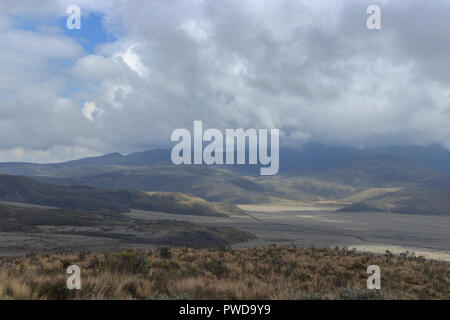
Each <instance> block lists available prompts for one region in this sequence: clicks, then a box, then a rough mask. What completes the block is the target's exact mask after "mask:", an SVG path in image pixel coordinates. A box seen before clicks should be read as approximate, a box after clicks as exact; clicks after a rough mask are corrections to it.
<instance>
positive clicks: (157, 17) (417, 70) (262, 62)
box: [0, 0, 450, 161]
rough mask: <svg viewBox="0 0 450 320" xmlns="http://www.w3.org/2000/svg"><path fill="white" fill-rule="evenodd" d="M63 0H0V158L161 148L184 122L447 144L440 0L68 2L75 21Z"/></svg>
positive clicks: (447, 27) (444, 6) (449, 6)
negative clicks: (377, 11)
mask: <svg viewBox="0 0 450 320" xmlns="http://www.w3.org/2000/svg"><path fill="white" fill-rule="evenodd" d="M72 2H73V1H63V0H61V1H56V0H47V1H39V2H30V1H20V0H19V1H12V0H5V1H2V2H1V4H0V39H1V41H0V48H1V50H0V71H1V72H0V134H1V136H2V137H3V139H1V140H0V161H8V160H27V161H56V160H67V159H73V158H77V157H84V156H89V155H96V154H101V153H107V152H111V151H119V152H122V153H127V152H132V151H135V150H144V149H149V148H151V147H168V146H169V145H170V133H171V132H172V131H173V130H174V129H176V128H180V127H184V128H189V129H190V128H192V124H193V121H194V120H202V121H203V122H204V124H205V126H207V127H209V128H212V127H215V128H219V129H225V128H239V127H243V128H249V127H253V128H279V129H280V130H281V136H280V143H281V145H289V146H293V145H297V146H300V145H302V144H303V143H304V142H306V141H310V140H315V141H320V142H323V143H328V144H339V145H352V146H358V147H363V146H374V145H389V144H405V143H409V144H411V143H412V144H426V143H431V142H437V143H441V144H443V145H445V146H446V147H450V130H449V125H448V124H449V123H450V100H449V99H450V89H449V82H450V62H449V60H448V57H449V55H450V42H449V41H447V40H448V39H450V20H449V19H448V16H449V15H450V3H449V2H448V1H444V0H436V1H417V0H403V1H402V0H400V1H395V2H394V1H365V0H363V1H352V0H347V1H331V0H328V1H320V2H318V1H306V0H304V1H303V0H302V1H293V0H281V1H280V0H277V1H275V0H266V1H261V0H252V1H250V0H248V1H235V0H234V1H233V0H226V1H198V0H196V1H181V0H180V1H133V2H130V1H119V0H118V1H106V0H104V1H102V0H100V1H95V3H92V1H86V0H83V1H77V4H78V5H79V6H80V7H81V9H82V26H81V27H82V31H78V30H67V29H66V28H65V19H66V17H67V15H66V8H67V6H68V5H70V4H73V3H72ZM371 4H377V5H379V6H380V8H381V19H382V20H381V21H382V22H381V23H382V29H381V30H372V31H370V30H368V29H367V28H366V18H367V17H368V15H367V14H366V8H367V7H368V6H369V5H371ZM90 28H91V29H90ZM82 32H84V33H82ZM85 34H91V35H93V34H96V36H92V37H89V36H85ZM105 39H107V40H105Z"/></svg>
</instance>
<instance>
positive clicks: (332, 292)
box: [0, 246, 450, 299]
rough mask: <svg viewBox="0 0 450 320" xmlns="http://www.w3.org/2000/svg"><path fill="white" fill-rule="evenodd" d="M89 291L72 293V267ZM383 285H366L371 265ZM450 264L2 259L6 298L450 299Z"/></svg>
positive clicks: (316, 252) (376, 259) (255, 256)
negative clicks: (378, 287) (77, 269)
mask: <svg viewBox="0 0 450 320" xmlns="http://www.w3.org/2000/svg"><path fill="white" fill-rule="evenodd" d="M72 264H75V265H78V266H79V267H80V268H81V290H68V289H67V287H66V279H67V277H68V276H69V275H67V274H66V273H65V270H66V268H67V267H68V266H69V265H72ZM372 264H375V265H379V266H380V268H381V286H382V289H381V290H377V291H373V290H370V291H369V290H367V289H366V281H367V277H368V274H367V273H366V269H367V267H368V266H369V265H372ZM449 281H450V264H447V263H442V262H436V261H429V260H424V259H422V258H420V257H419V258H417V257H412V256H411V255H408V254H406V253H405V254H402V255H401V256H393V255H392V254H390V253H389V252H387V253H386V254H385V255H379V256H374V255H369V254H361V253H356V252H354V251H350V250H347V249H340V248H336V249H334V250H331V249H317V248H297V247H280V246H270V247H264V248H241V249H229V248H222V249H190V248H184V249H182V248H178V249H173V248H172V249H169V248H160V249H155V250H150V251H127V252H116V253H85V252H82V253H78V254H75V253H70V252H63V253H58V254H52V255H45V254H44V255H34V254H33V255H28V256H26V257H22V258H0V297H1V298H2V299H450V292H449Z"/></svg>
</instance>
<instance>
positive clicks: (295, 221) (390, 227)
mask: <svg viewBox="0 0 450 320" xmlns="http://www.w3.org/2000/svg"><path fill="white" fill-rule="evenodd" d="M240 207H241V209H243V210H244V211H245V214H244V215H239V216H232V217H205V216H193V215H180V214H169V213H162V212H149V211H139V210H132V211H131V212H129V213H127V215H128V216H129V217H130V218H134V219H137V220H139V219H144V220H167V219H171V220H182V221H189V222H193V223H199V224H205V225H213V226H230V227H234V228H236V229H238V230H242V231H247V232H250V233H252V234H254V235H255V236H257V237H258V239H257V240H253V241H250V242H246V243H240V244H237V245H235V247H250V246H263V245H269V244H280V245H287V244H295V245H298V246H302V247H311V246H314V247H330V248H334V247H336V246H339V247H347V248H349V249H352V248H356V250H358V251H365V252H374V253H381V254H384V253H385V252H386V250H390V251H391V252H392V253H396V254H397V253H401V252H405V251H409V252H410V253H411V252H414V253H415V255H422V256H424V257H425V258H429V259H435V260H443V261H450V217H444V216H424V215H408V214H394V213H380V212H376V213H369V212H354V213H353V212H352V213H349V212H334V210H336V209H338V208H339V206H336V205H325V204H296V205H294V204H289V205H241V206H240ZM49 228H52V227H44V226H43V227H42V228H41V231H40V232H39V233H21V232H0V256H17V255H24V254H26V253H29V252H54V251H60V250H71V251H82V250H89V251H109V250H125V249H150V248H154V247H155V245H151V244H142V243H133V242H127V243H123V242H122V243H119V242H118V241H117V240H115V239H112V238H109V237H108V236H107V235H105V236H104V237H103V236H86V235H76V234H67V233H66V234H64V232H61V233H59V232H55V231H58V230H59V229H58V230H53V231H52V230H50V229H49Z"/></svg>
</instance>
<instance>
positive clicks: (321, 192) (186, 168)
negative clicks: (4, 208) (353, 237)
mask: <svg viewBox="0 0 450 320" xmlns="http://www.w3.org/2000/svg"><path fill="white" fill-rule="evenodd" d="M0 172H2V173H3V174H7V175H22V176H27V177H28V178H30V179H32V180H33V181H35V183H41V184H43V185H52V186H56V185H58V186H59V188H60V189H61V190H66V191H67V192H68V193H72V194H73V195H74V197H76V198H79V197H84V195H83V196H82V195H80V190H88V189H83V188H86V187H91V188H95V189H90V193H91V194H93V195H95V196H92V198H95V199H100V198H101V197H98V196H96V192H100V190H101V192H107V194H109V195H114V197H117V199H121V200H120V201H108V202H109V205H110V206H114V205H116V203H117V202H119V204H117V206H118V207H120V206H126V207H130V205H131V204H130V202H129V200H126V201H124V200H123V199H124V198H125V199H133V200H132V201H131V200H130V201H131V202H133V201H135V202H136V201H137V203H139V204H138V206H141V205H143V204H142V202H144V203H146V201H147V200H148V199H147V198H145V197H148V195H149V194H148V193H141V192H165V194H166V196H167V195H168V194H169V193H171V192H179V193H183V194H189V195H191V196H194V197H200V198H202V199H205V200H204V201H212V202H225V203H235V204H244V203H283V202H332V203H336V204H341V205H342V207H343V208H342V209H341V210H344V211H389V212H398V213H411V214H434V215H449V214H450V199H449V197H448V194H449V191H450V151H448V150H447V149H445V148H444V147H441V146H439V145H428V146H390V147H382V148H381V147H380V148H369V149H356V148H351V147H336V146H325V145H322V144H317V143H311V144H308V145H305V146H303V148H300V149H281V150H280V172H279V174H278V175H277V176H271V177H262V176H259V175H258V173H259V166H251V165H235V166H232V165H220V166H217V165H216V166H206V165H180V166H175V165H172V164H171V161H170V150H168V149H154V150H149V151H143V152H137V153H132V154H129V155H121V154H119V153H111V154H106V155H103V156H99V157H90V158H83V159H79V160H73V161H68V162H63V163H54V164H36V163H17V162H15V163H14V162H10V163H0ZM1 178H2V177H0V181H1ZM3 179H5V178H4V177H3ZM29 185H30V186H33V183H30V184H29ZM81 186H83V187H81ZM39 188H41V189H42V187H41V186H40V187H39ZM39 188H38V189H39ZM65 188H66V189H65ZM67 188H69V189H67ZM118 190H120V193H119V194H118V192H119V191H118ZM2 192H5V191H2ZM136 192H139V193H137V194H139V197H137V196H136V195H137V194H136ZM118 195H120V196H118ZM143 195H145V196H143ZM11 197H12V195H11V192H9V193H8V192H6V194H5V195H1V193H0V198H1V199H5V200H14V201H17V200H20V197H18V196H17V194H16V198H17V199H16V198H14V197H12V198H11ZM136 197H137V198H138V199H139V200H135V198H136ZM141 197H144V198H145V199H146V200H145V201H144V200H142V199H144V198H141ZM87 199H89V196H87ZM25 200H26V199H25ZM30 201H35V199H30ZM61 201H62V200H61ZM61 201H60V202H61ZM153 201H155V200H154V199H153ZM169 202H170V201H169ZM40 203H44V202H42V201H41V202H40ZM44 204H48V203H44ZM145 205H148V203H147V204H145ZM132 206H135V207H136V206H137V205H136V203H132ZM121 210H123V209H121ZM172 210H173V209H172ZM233 210H235V209H232V210H231V211H233Z"/></svg>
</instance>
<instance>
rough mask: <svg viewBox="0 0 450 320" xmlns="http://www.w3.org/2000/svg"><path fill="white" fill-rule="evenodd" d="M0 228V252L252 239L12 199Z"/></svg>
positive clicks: (2, 210) (226, 230)
mask: <svg viewBox="0 0 450 320" xmlns="http://www.w3.org/2000/svg"><path fill="white" fill-rule="evenodd" d="M0 233H2V234H1V236H2V240H3V242H2V243H1V244H0V255H3V254H7V255H22V254H26V253H30V252H54V251H57V250H60V249H65V250H68V249H71V250H75V251H80V250H100V251H103V250H116V249H117V248H119V247H120V248H135V247H147V248H148V247H152V246H156V245H158V246H162V245H165V246H192V247H201V248H212V247H217V246H223V245H231V244H234V243H239V242H245V241H248V240H251V239H255V237H254V236H253V235H251V234H249V233H247V232H243V231H238V230H235V229H233V228H230V227H216V226H207V225H200V224H194V223H190V222H183V221H175V220H158V221H153V220H136V219H133V218H129V217H128V216H126V215H110V214H105V213H97V212H87V211H82V210H73V209H51V208H42V207H23V206H16V205H14V204H8V205H5V204H0ZM6 239H10V241H7V240H6Z"/></svg>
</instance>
